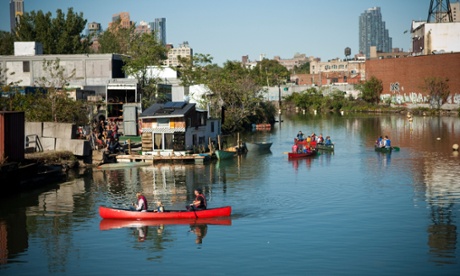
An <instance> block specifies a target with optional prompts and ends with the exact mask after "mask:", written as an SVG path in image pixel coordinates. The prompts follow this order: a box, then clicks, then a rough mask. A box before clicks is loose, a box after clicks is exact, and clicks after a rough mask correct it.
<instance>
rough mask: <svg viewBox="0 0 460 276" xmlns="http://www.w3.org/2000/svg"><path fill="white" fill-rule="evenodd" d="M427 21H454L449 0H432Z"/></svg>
mask: <svg viewBox="0 0 460 276" xmlns="http://www.w3.org/2000/svg"><path fill="white" fill-rule="evenodd" d="M426 22H427V23H446V22H454V19H453V17H452V10H451V8H450V1H449V0H431V3H430V9H429V10H428V19H427V20H426Z"/></svg>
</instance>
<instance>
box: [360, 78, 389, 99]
mask: <svg viewBox="0 0 460 276" xmlns="http://www.w3.org/2000/svg"><path fill="white" fill-rule="evenodd" d="M357 88H358V90H360V91H361V95H360V96H361V98H362V99H363V100H364V101H366V102H368V103H374V104H376V103H378V102H379V100H380V94H381V93H382V91H383V85H382V81H381V80H379V79H377V78H376V77H374V76H372V77H371V78H370V79H369V80H367V81H365V82H364V83H361V84H359V85H358V87H357Z"/></svg>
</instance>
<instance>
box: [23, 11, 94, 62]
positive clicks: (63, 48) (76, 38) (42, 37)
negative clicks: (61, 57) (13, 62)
mask: <svg viewBox="0 0 460 276" xmlns="http://www.w3.org/2000/svg"><path fill="white" fill-rule="evenodd" d="M85 25H86V19H84V18H83V13H79V14H77V13H74V11H73V8H69V9H68V10H67V15H65V14H64V13H63V12H62V10H60V9H58V10H57V11H56V18H52V14H51V12H47V13H46V14H45V13H43V11H41V10H39V11H38V12H35V11H32V12H30V13H28V12H26V13H24V15H23V16H22V17H21V21H20V23H19V25H18V27H17V29H16V41H37V42H40V43H42V45H43V53H44V54H80V53H87V52H88V40H86V39H83V36H82V31H83V30H84V29H85Z"/></svg>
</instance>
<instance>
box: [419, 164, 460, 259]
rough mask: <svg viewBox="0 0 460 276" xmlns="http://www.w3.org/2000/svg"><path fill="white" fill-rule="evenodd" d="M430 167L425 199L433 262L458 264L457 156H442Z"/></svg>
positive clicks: (459, 186) (428, 168)
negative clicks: (446, 157)
mask: <svg viewBox="0 0 460 276" xmlns="http://www.w3.org/2000/svg"><path fill="white" fill-rule="evenodd" d="M442 161H443V162H436V163H435V164H432V165H431V166H427V169H426V172H425V182H426V183H427V187H426V192H425V196H426V201H427V202H428V206H429V210H430V218H431V225H429V226H428V228H427V232H428V245H429V246H430V254H431V256H432V257H433V261H434V262H438V263H455V250H456V247H457V242H458V241H457V225H456V224H455V223H456V221H455V219H456V218H457V217H456V216H455V212H454V210H455V208H456V204H458V202H459V199H460V182H459V181H458V169H460V166H459V164H458V161H457V160H456V159H443V160H442Z"/></svg>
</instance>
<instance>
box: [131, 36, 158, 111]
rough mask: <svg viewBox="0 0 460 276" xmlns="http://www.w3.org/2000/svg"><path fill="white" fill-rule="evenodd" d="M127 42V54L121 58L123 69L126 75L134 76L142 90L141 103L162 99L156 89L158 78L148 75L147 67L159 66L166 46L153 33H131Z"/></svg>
mask: <svg viewBox="0 0 460 276" xmlns="http://www.w3.org/2000/svg"><path fill="white" fill-rule="evenodd" d="M132 36H133V37H132V39H131V41H130V43H129V44H128V52H127V54H128V56H126V57H124V58H123V61H124V63H125V65H124V66H123V70H124V72H125V74H126V75H128V76H134V77H135V78H136V79H137V81H138V83H139V85H140V88H141V90H142V93H143V97H142V101H143V102H142V105H143V107H149V106H150V105H151V104H152V103H154V102H155V101H157V102H158V101H164V95H160V92H161V91H160V90H159V89H158V86H159V83H160V81H161V80H159V79H158V78H157V77H156V76H151V75H148V67H151V66H155V67H156V68H161V65H162V64H163V61H164V60H166V48H165V47H164V46H163V45H162V44H161V43H159V42H158V40H157V39H156V37H155V36H154V35H153V34H146V33H144V34H132Z"/></svg>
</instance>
